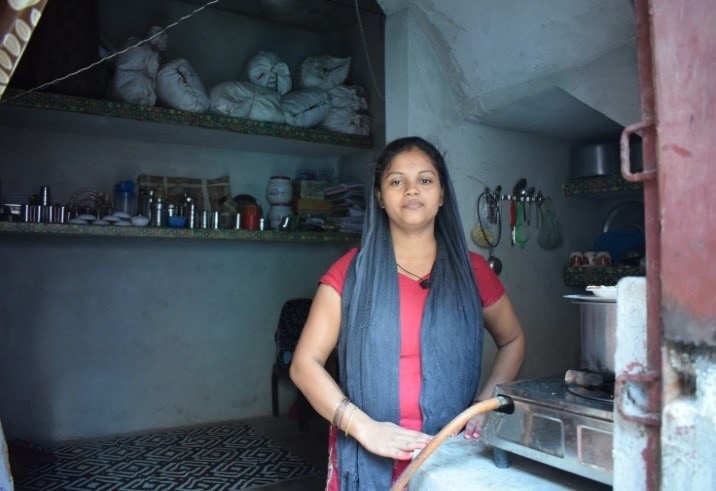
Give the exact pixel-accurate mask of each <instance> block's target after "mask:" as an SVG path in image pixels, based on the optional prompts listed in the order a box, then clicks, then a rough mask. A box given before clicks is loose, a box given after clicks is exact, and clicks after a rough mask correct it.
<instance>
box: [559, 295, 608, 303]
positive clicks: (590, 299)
mask: <svg viewBox="0 0 716 491" xmlns="http://www.w3.org/2000/svg"><path fill="white" fill-rule="evenodd" d="M564 298H567V299H569V300H571V301H572V302H574V303H617V300H616V299H615V298H606V297H597V296H596V295H565V296H564Z"/></svg>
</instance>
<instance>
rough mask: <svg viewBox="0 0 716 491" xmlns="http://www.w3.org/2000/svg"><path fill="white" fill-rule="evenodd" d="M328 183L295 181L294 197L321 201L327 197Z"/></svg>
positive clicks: (304, 180)
mask: <svg viewBox="0 0 716 491" xmlns="http://www.w3.org/2000/svg"><path fill="white" fill-rule="evenodd" d="M326 185H327V182H326V181H312V180H307V179H294V181H293V196H294V198H298V199H320V200H322V199H323V198H324V197H325V193H326Z"/></svg>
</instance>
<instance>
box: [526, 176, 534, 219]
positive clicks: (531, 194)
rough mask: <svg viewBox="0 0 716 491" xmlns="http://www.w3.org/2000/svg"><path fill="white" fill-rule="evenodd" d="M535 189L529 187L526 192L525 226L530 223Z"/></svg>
mask: <svg viewBox="0 0 716 491" xmlns="http://www.w3.org/2000/svg"><path fill="white" fill-rule="evenodd" d="M534 195H535V187H534V186H530V188H529V189H528V190H527V225H529V224H530V221H532V202H533V201H534Z"/></svg>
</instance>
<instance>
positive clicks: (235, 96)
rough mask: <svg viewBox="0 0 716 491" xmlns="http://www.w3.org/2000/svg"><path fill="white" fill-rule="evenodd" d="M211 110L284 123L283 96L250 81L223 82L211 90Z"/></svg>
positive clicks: (256, 119)
mask: <svg viewBox="0 0 716 491" xmlns="http://www.w3.org/2000/svg"><path fill="white" fill-rule="evenodd" d="M209 100H210V101H211V110H212V112H215V113H217V114H223V115H225V116H231V117H234V118H248V119H253V120H255V121H270V122H273V123H283V122H284V117H283V111H282V110H281V96H279V94H278V92H276V91H275V90H272V89H269V88H266V87H261V86H259V85H254V84H252V83H250V82H222V83H220V84H218V85H215V86H214V87H212V89H211V90H210V91H209Z"/></svg>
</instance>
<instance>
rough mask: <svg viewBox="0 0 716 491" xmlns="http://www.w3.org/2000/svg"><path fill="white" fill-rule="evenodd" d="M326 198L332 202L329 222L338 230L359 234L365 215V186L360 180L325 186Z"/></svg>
mask: <svg viewBox="0 0 716 491" xmlns="http://www.w3.org/2000/svg"><path fill="white" fill-rule="evenodd" d="M325 196H326V199H327V200H328V201H330V202H331V203H332V210H333V212H332V216H331V222H332V223H333V224H334V225H336V226H337V227H338V230H340V231H341V232H346V233H355V234H360V233H361V232H362V230H363V216H364V215H365V187H364V186H363V183H361V182H348V183H343V184H338V185H335V186H330V187H328V188H326V194H325Z"/></svg>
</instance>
